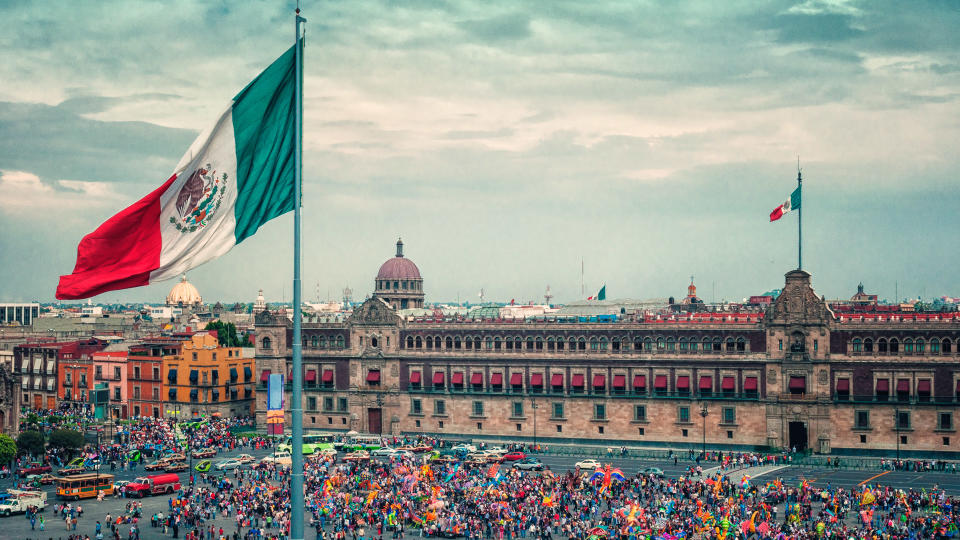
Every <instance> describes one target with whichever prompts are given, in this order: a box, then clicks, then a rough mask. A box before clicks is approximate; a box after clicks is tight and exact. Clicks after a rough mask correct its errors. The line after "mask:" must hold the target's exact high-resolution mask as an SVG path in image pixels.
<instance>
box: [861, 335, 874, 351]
mask: <svg viewBox="0 0 960 540" xmlns="http://www.w3.org/2000/svg"><path fill="white" fill-rule="evenodd" d="M863 352H867V353H872V352H873V340H872V339H870V338H866V339H864V340H863Z"/></svg>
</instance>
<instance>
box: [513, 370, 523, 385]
mask: <svg viewBox="0 0 960 540" xmlns="http://www.w3.org/2000/svg"><path fill="white" fill-rule="evenodd" d="M510 386H523V374H522V373H511V374H510Z"/></svg>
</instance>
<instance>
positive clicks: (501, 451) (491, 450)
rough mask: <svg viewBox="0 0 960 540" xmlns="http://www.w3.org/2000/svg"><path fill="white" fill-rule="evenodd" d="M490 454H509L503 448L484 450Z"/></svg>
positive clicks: (496, 447) (495, 447)
mask: <svg viewBox="0 0 960 540" xmlns="http://www.w3.org/2000/svg"><path fill="white" fill-rule="evenodd" d="M484 451H485V452H486V453H488V454H496V455H498V456H502V455H504V454H506V453H507V452H508V450H507V449H506V448H504V447H502V446H494V447H493V448H487V449H486V450H484Z"/></svg>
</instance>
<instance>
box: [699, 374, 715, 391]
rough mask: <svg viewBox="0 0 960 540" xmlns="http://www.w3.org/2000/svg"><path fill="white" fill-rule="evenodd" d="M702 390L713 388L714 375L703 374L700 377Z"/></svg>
mask: <svg viewBox="0 0 960 540" xmlns="http://www.w3.org/2000/svg"><path fill="white" fill-rule="evenodd" d="M700 390H708V391H709V390H713V377H711V376H709V375H702V376H701V377H700Z"/></svg>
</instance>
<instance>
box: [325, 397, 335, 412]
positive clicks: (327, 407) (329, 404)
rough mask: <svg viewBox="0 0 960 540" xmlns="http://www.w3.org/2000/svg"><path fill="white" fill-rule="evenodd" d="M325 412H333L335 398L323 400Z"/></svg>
mask: <svg viewBox="0 0 960 540" xmlns="http://www.w3.org/2000/svg"><path fill="white" fill-rule="evenodd" d="M323 410H325V411H332V410H333V398H332V397H325V398H323Z"/></svg>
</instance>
